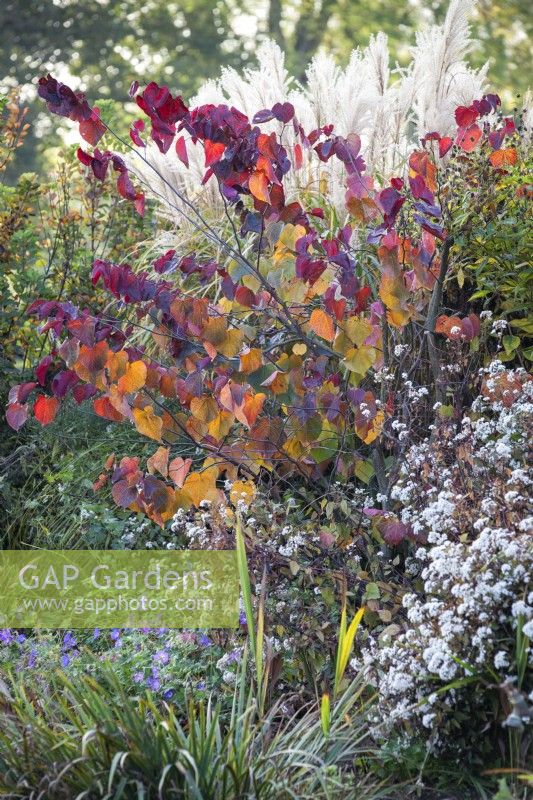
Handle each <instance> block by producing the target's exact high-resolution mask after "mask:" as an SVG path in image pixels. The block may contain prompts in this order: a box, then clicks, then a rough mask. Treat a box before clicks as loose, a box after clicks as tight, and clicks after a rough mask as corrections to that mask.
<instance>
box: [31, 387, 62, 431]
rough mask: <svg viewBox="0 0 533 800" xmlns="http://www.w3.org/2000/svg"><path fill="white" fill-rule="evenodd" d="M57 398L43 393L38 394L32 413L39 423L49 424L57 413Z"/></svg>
mask: <svg viewBox="0 0 533 800" xmlns="http://www.w3.org/2000/svg"><path fill="white" fill-rule="evenodd" d="M58 408H59V400H58V399H57V397H47V396H46V395H44V394H40V395H38V397H37V399H36V400H35V404H34V406H33V413H34V416H35V419H36V420H37V422H40V423H41V425H49V424H50V423H51V422H52V421H53V420H54V419H55V416H56V414H57V409H58Z"/></svg>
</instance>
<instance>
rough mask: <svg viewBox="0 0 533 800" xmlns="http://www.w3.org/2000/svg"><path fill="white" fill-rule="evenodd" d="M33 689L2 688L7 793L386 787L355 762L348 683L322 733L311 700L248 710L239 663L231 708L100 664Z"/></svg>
mask: <svg viewBox="0 0 533 800" xmlns="http://www.w3.org/2000/svg"><path fill="white" fill-rule="evenodd" d="M36 689H37V687H35V686H33V685H32V684H31V683H30V684H28V685H27V686H26V687H23V686H22V685H21V684H20V683H19V682H17V681H15V680H10V681H8V682H7V683H3V684H2V687H1V691H2V694H3V698H2V702H3V704H4V706H5V707H6V708H7V709H8V714H7V715H6V722H5V726H3V727H2V731H1V732H0V773H1V775H2V777H1V778H0V789H1V790H2V791H3V792H4V793H8V794H9V793H12V795H11V796H16V797H20V798H23V797H24V798H30V797H32V796H34V795H33V794H32V793H33V792H35V791H39V792H41V793H44V794H45V795H46V797H47V798H49V800H60V799H61V800H62V798H65V800H66V798H69V799H70V798H73V797H75V796H79V797H82V796H89V797H91V798H95V800H96V798H104V797H105V798H108V800H112V798H113V799H115V800H119V798H132V799H133V798H145V799H146V800H150V798H154V800H155V798H157V797H165V798H173V797H176V798H178V797H179V798H182V799H183V800H186V799H187V798H190V800H193V798H194V800H237V799H238V798H245V797H257V798H264V800H269V799H270V798H272V800H274V799H275V798H283V797H286V798H289V797H298V798H306V797H308V798H311V797H313V798H324V800H325V799H326V798H332V797H334V796H338V793H339V792H340V791H342V796H343V797H345V798H347V800H373V799H374V798H376V799H377V798H378V797H384V796H385V792H383V791H382V790H380V789H379V788H378V787H377V785H376V782H375V781H372V780H369V779H368V778H365V777H364V776H363V775H362V774H361V773H360V771H359V770H358V769H357V767H356V766H355V765H356V763H357V761H360V759H361V758H362V757H363V756H364V757H366V758H369V757H370V755H371V752H370V750H369V747H368V745H367V743H366V742H365V727H366V725H365V715H366V710H365V708H364V707H363V708H361V707H359V706H358V686H357V684H354V685H353V686H352V687H351V688H350V689H349V690H348V691H346V692H345V693H344V695H343V696H342V698H341V699H340V701H339V703H338V708H337V710H336V711H334V713H333V714H332V719H331V727H330V731H329V736H328V738H327V739H325V738H324V736H323V733H322V728H321V722H320V714H319V712H318V709H316V708H311V709H309V710H307V711H305V712H304V713H303V714H301V715H299V716H298V717H293V718H291V717H289V718H287V716H286V715H285V714H284V713H283V712H282V711H281V707H280V704H278V705H277V706H276V707H274V708H273V709H272V710H271V711H270V712H269V714H268V716H267V717H266V718H264V719H261V718H260V717H258V714H257V708H256V706H255V702H254V700H253V697H251V696H250V695H249V694H248V692H247V689H246V682H245V673H244V672H242V673H241V677H240V679H239V681H238V684H237V686H236V689H235V694H234V697H233V704H232V709H231V712H230V713H229V714H224V713H222V710H221V707H220V705H218V704H216V703H214V702H213V701H212V700H208V701H200V702H194V701H193V700H190V701H189V702H188V703H187V704H185V705H184V706H182V707H174V706H172V705H169V704H166V703H165V704H158V703H156V702H155V700H154V698H153V697H152V696H151V695H150V694H146V695H142V696H140V697H139V698H132V697H130V696H129V695H128V694H127V693H126V692H125V690H124V688H123V687H122V685H121V683H120V681H119V680H118V679H117V677H116V675H115V674H114V673H113V672H112V671H111V670H108V669H106V668H104V669H101V670H98V675H97V679H95V678H92V677H87V678H84V679H82V680H78V681H76V682H71V681H69V680H68V679H66V678H64V677H57V678H55V679H54V680H53V681H52V684H51V686H50V688H49V691H48V692H47V693H46V694H42V693H41V692H40V691H39V690H38V689H37V691H36Z"/></svg>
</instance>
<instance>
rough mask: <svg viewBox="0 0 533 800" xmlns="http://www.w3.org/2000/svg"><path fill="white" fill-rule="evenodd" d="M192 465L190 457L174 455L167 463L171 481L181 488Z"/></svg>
mask: <svg viewBox="0 0 533 800" xmlns="http://www.w3.org/2000/svg"><path fill="white" fill-rule="evenodd" d="M191 465H192V458H181V456H176V458H173V459H172V461H170V462H169V465H168V476H169V478H170V480H171V481H173V483H175V485H176V486H177V487H178V489H181V488H182V486H183V484H184V483H185V478H186V477H187V473H188V472H189V470H190V468H191Z"/></svg>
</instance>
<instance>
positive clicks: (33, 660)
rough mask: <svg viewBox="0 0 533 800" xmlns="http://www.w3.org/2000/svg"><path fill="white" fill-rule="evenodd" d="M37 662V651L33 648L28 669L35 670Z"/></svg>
mask: <svg viewBox="0 0 533 800" xmlns="http://www.w3.org/2000/svg"><path fill="white" fill-rule="evenodd" d="M36 662H37V650H36V649H35V647H32V649H31V650H30V655H29V656H28V667H29V668H30V669H33V667H34V666H35V664H36Z"/></svg>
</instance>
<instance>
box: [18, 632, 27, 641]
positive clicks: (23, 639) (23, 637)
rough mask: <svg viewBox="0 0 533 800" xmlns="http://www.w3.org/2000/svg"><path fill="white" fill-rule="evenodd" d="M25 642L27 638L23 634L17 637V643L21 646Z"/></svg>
mask: <svg viewBox="0 0 533 800" xmlns="http://www.w3.org/2000/svg"><path fill="white" fill-rule="evenodd" d="M25 641H26V637H25V636H24V634H23V633H19V635H18V636H17V642H18V643H19V644H22V642H25Z"/></svg>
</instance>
